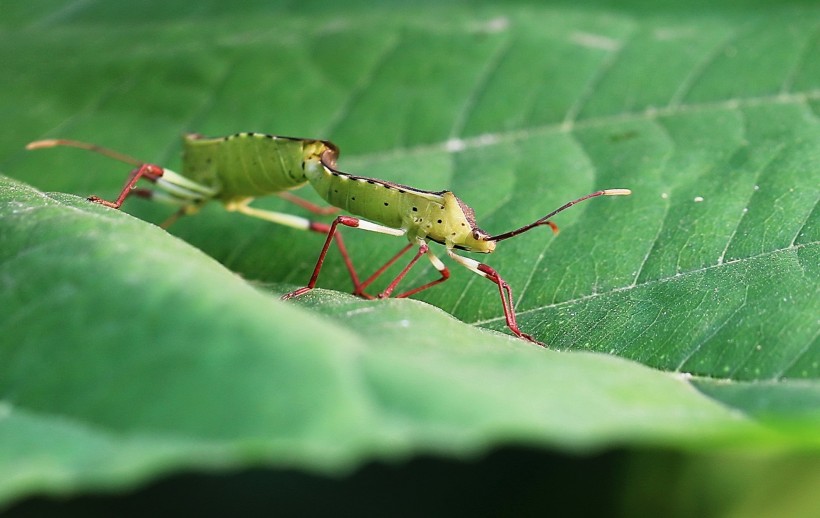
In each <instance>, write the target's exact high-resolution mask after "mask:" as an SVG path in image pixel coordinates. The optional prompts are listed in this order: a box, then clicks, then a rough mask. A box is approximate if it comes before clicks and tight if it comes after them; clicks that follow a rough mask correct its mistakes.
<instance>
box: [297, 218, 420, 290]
mask: <svg viewBox="0 0 820 518" xmlns="http://www.w3.org/2000/svg"><path fill="white" fill-rule="evenodd" d="M340 224H341V225H345V226H347V227H353V228H360V229H362V230H369V231H371V232H379V233H382V234H388V235H391V236H403V235H404V233H405V232H406V231H405V230H402V229H395V228H391V227H386V226H384V225H378V224H376V223H371V222H370V221H366V220H362V219H359V218H354V217H353V216H338V217H337V218H336V219H335V220H333V223H332V224H331V225H330V230H328V232H327V239H326V240H325V244H324V246H323V247H322V252H321V253H320V254H319V259H318V260H317V261H316V266H315V267H314V269H313V274H312V275H311V277H310V281H308V285H307V286H305V287H303V288H299V289H298V290H294V291H292V292H290V293H286V294H285V295H282V299H283V300H287V299H290V298H293V297H298V296H299V295H303V294H305V293H307V292H309V291H310V290H312V289H313V288H315V287H316V281H317V280H318V279H319V272H320V271H321V270H322V265H323V264H324V262H325V256H326V255H327V251H328V249H329V248H330V243H331V241H332V240H333V239H334V237H335V236H336V232H337V230H338V226H339V225H340Z"/></svg>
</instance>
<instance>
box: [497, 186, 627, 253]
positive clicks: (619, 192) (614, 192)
mask: <svg viewBox="0 0 820 518" xmlns="http://www.w3.org/2000/svg"><path fill="white" fill-rule="evenodd" d="M629 194H632V191H630V190H629V189H604V190H602V191H596V192H593V193H591V194H587V195H586V196H582V197H580V198H578V199H577V200H572V201H570V202H567V203H565V204H564V205H562V206H560V207H558V208H557V209H555V210H554V211H552V212H550V213H549V214H547V215H546V216H544V217H543V218H541V219H538V220H536V221H534V222H532V223H530V224H529V225H524V226H523V227H521V228H517V229H515V230H511V231H509V232H504V233H503V234H498V235H497V236H492V237H490V238H489V239H487V241H501V240H504V239H509V238H511V237H515V236H517V235H518V234H523V233H524V232H526V231H528V230H531V229H533V228H535V227H540V226H542V225H549V226H550V228H552V231H553V232H556V233H557V232H558V227H557V226H556V225H555V223H553V222H552V221H549V219H550V218H551V217H553V216H555V215H556V214H558V213H559V212H561V211H564V210H566V209H568V208H570V207H572V206H573V205H575V204H576V203H581V202H582V201H584V200H588V199H590V198H595V197H597V196H627V195H629Z"/></svg>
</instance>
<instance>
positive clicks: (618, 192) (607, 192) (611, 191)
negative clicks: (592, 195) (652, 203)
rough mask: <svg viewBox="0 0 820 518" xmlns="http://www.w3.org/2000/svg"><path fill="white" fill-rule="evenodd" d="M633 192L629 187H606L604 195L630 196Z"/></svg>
mask: <svg viewBox="0 0 820 518" xmlns="http://www.w3.org/2000/svg"><path fill="white" fill-rule="evenodd" d="M630 194H632V191H630V190H629V189H606V190H604V196H629V195H630Z"/></svg>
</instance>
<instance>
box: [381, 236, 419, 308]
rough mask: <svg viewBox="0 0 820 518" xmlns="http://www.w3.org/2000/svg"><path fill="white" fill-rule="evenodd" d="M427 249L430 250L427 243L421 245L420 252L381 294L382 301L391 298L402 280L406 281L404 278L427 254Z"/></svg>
mask: <svg viewBox="0 0 820 518" xmlns="http://www.w3.org/2000/svg"><path fill="white" fill-rule="evenodd" d="M427 249H428V248H427V244H426V243H422V244H421V245H419V251H418V252H416V255H414V256H413V258H412V259H410V262H409V263H407V266H405V267H404V268H402V270H401V271H400V272H399V274H398V275H396V278H395V279H393V280H392V281H390V284H388V285H387V287H386V288H385V289H384V291H383V292H381V293H379V298H380V299H386V298H388V297H390V294H391V293H393V290H394V289H396V286H398V285H399V283H400V282H401V280H402V279H404V276H405V275H407V272H409V271H410V268H412V267H413V266H414V265H415V264H416V263H417V262H418V260H419V259H421V256H423V255H424V254H425V253H427Z"/></svg>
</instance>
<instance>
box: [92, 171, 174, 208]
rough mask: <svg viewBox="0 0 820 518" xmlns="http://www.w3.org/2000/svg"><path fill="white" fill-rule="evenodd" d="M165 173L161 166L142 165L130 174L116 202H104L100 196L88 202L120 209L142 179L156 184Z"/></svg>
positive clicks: (93, 197)
mask: <svg viewBox="0 0 820 518" xmlns="http://www.w3.org/2000/svg"><path fill="white" fill-rule="evenodd" d="M164 172H165V170H164V169H163V168H161V167H159V166H156V165H153V164H142V165H141V166H139V167H138V168H136V169H134V170H133V171H131V173H129V174H128V179H127V180H126V181H125V185H124V186H123V187H122V192H120V195H119V196H118V197H117V199H116V200H115V201H108V200H104V199H102V198H100V197H99V196H93V195H92V196H89V197H88V201H93V202H94V203H99V204H100V205H105V206H106V207H111V208H112V209H119V208H120V207H121V206H122V202H124V201H125V199H126V198H127V197H128V195H129V194H131V193H132V189H133V188H134V185H136V183H137V182H138V181H139V179H140V178H143V177H144V178H146V179H147V180H150V181H152V182H156V181H157V179H159V178H160V177H161V176H162V175H163V173H164Z"/></svg>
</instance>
